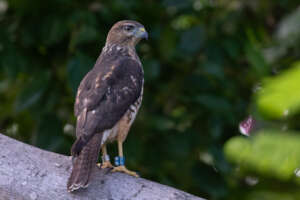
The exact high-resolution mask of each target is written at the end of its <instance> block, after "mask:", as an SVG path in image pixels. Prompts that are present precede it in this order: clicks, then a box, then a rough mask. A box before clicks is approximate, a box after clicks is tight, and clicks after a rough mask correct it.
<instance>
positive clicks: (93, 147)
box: [67, 134, 102, 192]
mask: <svg viewBox="0 0 300 200" xmlns="http://www.w3.org/2000/svg"><path fill="white" fill-rule="evenodd" d="M101 139H102V134H95V135H94V136H93V137H92V138H91V139H90V141H89V142H88V143H87V145H85V146H84V147H83V149H82V150H81V152H80V154H79V156H78V157H76V158H75V161H74V163H73V169H72V173H71V176H70V177H69V180H68V183H67V188H68V191H69V192H72V191H75V190H78V189H79V188H86V187H87V186H88V184H89V179H90V175H91V172H92V170H93V168H94V167H95V166H96V162H97V159H98V154H99V151H100V148H101V147H100V145H101Z"/></svg>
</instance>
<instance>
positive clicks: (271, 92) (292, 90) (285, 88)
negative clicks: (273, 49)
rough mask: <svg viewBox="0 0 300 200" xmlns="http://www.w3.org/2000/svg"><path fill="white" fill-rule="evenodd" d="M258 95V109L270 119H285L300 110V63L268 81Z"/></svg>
mask: <svg viewBox="0 0 300 200" xmlns="http://www.w3.org/2000/svg"><path fill="white" fill-rule="evenodd" d="M262 88H263V89H262V90H260V92H259V93H258V97H257V98H258V100H257V104H258V108H259V110H260V111H261V112H262V113H263V114H264V115H266V116H268V117H270V118H283V117H286V116H287V115H292V114H294V113H296V112H297V111H299V109H300V96H299V95H298V94H297V93H298V92H297V91H299V89H300V62H298V63H296V64H294V67H293V68H292V69H289V70H288V71H286V72H283V73H282V74H280V75H279V76H277V77H274V78H269V79H266V80H265V82H264V84H263V86H262Z"/></svg>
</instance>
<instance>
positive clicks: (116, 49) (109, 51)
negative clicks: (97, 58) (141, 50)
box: [102, 43, 139, 60]
mask: <svg viewBox="0 0 300 200" xmlns="http://www.w3.org/2000/svg"><path fill="white" fill-rule="evenodd" d="M102 54H106V55H113V54H115V55H122V56H128V57H132V58H134V59H138V60H139V58H138V55H137V53H136V50H135V47H134V46H131V45H130V46H124V45H120V44H111V43H106V44H105V46H104V47H103V49H102Z"/></svg>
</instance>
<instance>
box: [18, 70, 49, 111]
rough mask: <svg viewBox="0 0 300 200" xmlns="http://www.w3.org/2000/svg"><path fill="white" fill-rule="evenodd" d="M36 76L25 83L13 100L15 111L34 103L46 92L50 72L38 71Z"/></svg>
mask: <svg viewBox="0 0 300 200" xmlns="http://www.w3.org/2000/svg"><path fill="white" fill-rule="evenodd" d="M36 76H37V77H35V79H33V80H31V81H30V82H29V83H27V84H26V85H25V87H24V89H22V90H21V92H20V94H19V95H18V96H17V98H16V101H15V111H16V112H17V113H18V112H21V111H23V110H25V109H28V108H29V107H31V106H32V105H34V104H36V103H37V102H38V101H39V100H40V99H41V97H42V95H43V94H44V93H45V92H46V89H47V87H48V85H49V80H50V74H49V73H47V72H40V73H39V74H36Z"/></svg>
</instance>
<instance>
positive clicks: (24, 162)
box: [0, 134, 203, 200]
mask: <svg viewBox="0 0 300 200" xmlns="http://www.w3.org/2000/svg"><path fill="white" fill-rule="evenodd" d="M0 147H1V151H0V199H1V200H23V199H25V200H39V199H42V200H69V199H89V200H94V199H100V200H121V199H122V200H169V199H170V200H171V199H174V200H187V199H189V200H201V199H202V198H198V197H196V196H193V195H190V194H188V193H185V192H183V191H180V190H177V189H175V188H172V187H168V186H165V185H161V184H159V183H155V182H152V181H148V180H145V179H143V178H134V177H131V176H128V175H126V174H122V173H110V172H109V171H107V170H100V169H98V168H97V167H95V168H94V170H93V172H92V180H91V183H90V185H89V187H88V188H87V189H83V190H79V191H77V192H75V193H68V192H67V189H66V183H67V179H68V177H69V175H70V173H71V157H68V156H64V155H60V154H56V153H52V152H48V151H44V150H41V149H38V148H36V147H33V146H30V145H27V144H24V143H21V142H19V141H16V140H14V139H11V138H9V137H7V136H4V135H1V134H0ZM202 200H203V199H202Z"/></svg>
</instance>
